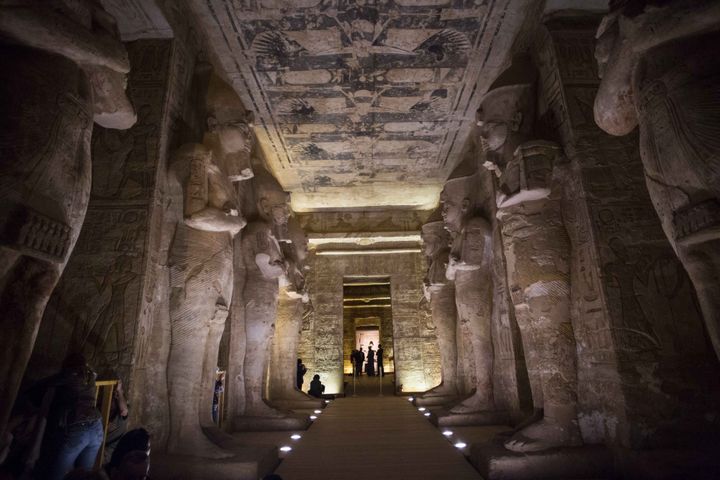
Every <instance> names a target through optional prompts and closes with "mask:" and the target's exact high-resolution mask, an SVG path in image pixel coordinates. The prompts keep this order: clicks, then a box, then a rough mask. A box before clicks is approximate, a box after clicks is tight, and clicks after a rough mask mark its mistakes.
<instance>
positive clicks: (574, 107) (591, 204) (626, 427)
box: [536, 18, 716, 445]
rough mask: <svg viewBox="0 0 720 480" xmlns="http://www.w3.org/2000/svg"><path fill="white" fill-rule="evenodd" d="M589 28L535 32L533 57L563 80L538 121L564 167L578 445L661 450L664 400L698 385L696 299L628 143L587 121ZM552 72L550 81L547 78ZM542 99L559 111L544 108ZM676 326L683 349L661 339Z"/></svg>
mask: <svg viewBox="0 0 720 480" xmlns="http://www.w3.org/2000/svg"><path fill="white" fill-rule="evenodd" d="M596 25H597V19H594V18H590V19H584V20H583V19H575V20H562V19H556V20H553V21H551V22H549V23H548V25H547V27H548V28H547V29H546V30H544V31H542V32H541V33H540V34H541V35H545V37H544V39H545V40H543V41H539V42H538V43H537V45H538V46H539V49H538V51H537V52H536V55H537V56H538V58H540V62H539V64H540V65H543V67H542V68H541V70H542V71H543V74H542V78H544V79H546V78H547V79H550V78H553V75H559V76H560V78H561V80H562V83H561V84H559V85H556V84H555V83H551V82H548V83H546V84H545V85H543V89H542V95H543V96H544V97H545V100H544V101H541V109H545V110H544V111H541V112H540V113H541V117H542V118H543V119H544V120H545V121H547V122H551V121H553V120H556V121H557V123H556V124H555V125H554V129H555V130H556V131H558V132H559V133H560V138H561V140H562V141H563V147H564V149H565V150H566V152H567V153H568V154H569V156H570V158H571V160H572V164H571V168H570V170H569V175H570V176H571V177H570V178H571V180H569V181H568V187H569V188H568V198H567V199H566V200H565V206H564V211H563V213H564V215H565V217H566V218H567V221H566V225H569V226H571V227H572V228H569V229H568V233H569V234H570V239H571V242H572V246H573V269H572V282H573V287H575V285H576V284H577V286H578V288H579V290H578V291H577V292H573V308H574V309H577V313H578V314H580V315H581V317H578V318H582V321H581V322H576V323H575V324H574V325H573V327H574V329H575V332H576V337H577V340H578V343H579V348H578V354H579V356H578V360H579V372H578V373H579V392H578V394H579V397H580V410H581V415H580V423H581V426H582V429H583V436H584V439H585V440H586V441H595V442H596V441H600V440H602V439H604V438H605V439H606V438H616V439H617V440H619V441H620V442H623V443H626V444H631V445H643V444H648V443H653V442H661V441H665V439H666V438H665V437H664V436H663V435H664V434H663V433H662V432H660V431H658V426H659V425H661V424H662V425H664V428H668V429H670V431H672V428H673V427H672V424H673V421H677V419H676V418H674V419H673V420H670V418H671V417H672V415H673V414H671V413H670V412H671V411H673V409H674V408H679V407H678V406H679V405H682V404H683V402H685V401H687V399H685V400H681V399H680V398H679V397H678V396H675V395H673V394H668V393H667V392H669V391H678V390H675V389H676V388H700V387H699V386H695V387H692V386H690V385H694V384H695V383H694V382H697V381H698V380H697V377H696V376H695V375H693V374H690V373H689V372H690V371H691V369H692V368H694V367H691V366H690V362H691V360H689V359H690V357H692V358H694V359H695V360H694V361H695V362H697V363H696V364H700V365H708V363H707V354H708V352H707V349H706V348H705V345H704V342H701V341H699V335H701V330H702V326H701V320H700V319H701V316H700V313H699V311H698V308H697V305H696V301H695V299H694V292H693V291H692V289H691V288H690V283H689V280H688V278H687V276H686V274H685V273H684V272H683V270H682V269H681V268H679V267H680V266H679V264H678V263H677V261H676V260H673V252H672V249H671V247H670V245H669V244H668V242H667V241H665V239H664V238H663V232H662V229H661V223H660V222H659V221H657V219H656V218H655V215H654V212H653V209H652V203H651V201H650V198H649V197H648V193H647V189H646V186H645V185H644V182H643V171H642V163H641V162H640V158H639V152H638V150H637V139H636V138H634V137H633V136H629V137H625V138H612V137H609V136H608V135H605V134H604V133H602V132H601V131H600V130H599V129H598V128H597V126H596V125H595V123H594V119H593V110H592V105H593V100H594V97H595V92H596V91H597V86H598V81H597V80H595V81H593V80H592V79H593V76H594V72H595V70H596V67H595V66H594V65H591V64H588V63H593V59H592V56H591V55H592V51H593V49H594V42H593V41H592V32H593V31H594V29H595V26H596ZM552 65H557V66H558V72H559V73H555V74H552V73H550V72H548V68H549V67H550V66H552ZM556 88H560V89H561V91H560V92H558V91H556V90H555V89H556ZM552 98H556V99H562V100H563V104H562V105H560V104H559V102H558V103H557V104H553V103H552V102H550V101H548V99H552ZM548 126H549V127H553V125H548ZM558 126H560V127H559V128H558ZM573 315H575V313H574V314H573ZM679 318H682V319H683V321H682V322H678V320H677V319H679ZM679 324H683V327H682V329H681V331H676V332H677V334H679V335H681V336H682V338H683V340H682V341H678V340H677V338H675V339H673V338H672V334H670V333H669V332H672V331H675V330H674V329H676V328H677V327H678V325H679ZM678 349H680V350H678ZM660 366H662V367H660ZM702 368H703V369H704V368H707V367H705V366H704V367H702ZM680 372H687V373H680ZM680 378H682V380H680ZM680 384H684V385H686V387H680V386H679V385H680ZM659 385H663V386H662V387H658V386H659ZM713 388H716V387H710V389H713ZM650 398H652V399H653V400H650ZM618 399H622V400H621V401H619V400H618ZM649 402H652V404H653V405H654V406H653V408H652V411H650V410H648V408H647V406H648V404H649ZM621 406H622V407H621ZM686 406H687V408H682V411H683V412H684V415H687V417H686V421H692V422H696V421H698V420H699V419H698V418H697V417H693V414H692V412H693V411H694V410H695V407H692V406H690V405H689V404H688V405H686ZM619 407H621V408H619ZM691 418H693V419H692V420H691ZM700 423H702V421H700ZM700 423H697V425H700ZM694 424H695V423H694ZM670 435H672V434H670Z"/></svg>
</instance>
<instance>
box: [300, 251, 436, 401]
mask: <svg viewBox="0 0 720 480" xmlns="http://www.w3.org/2000/svg"><path fill="white" fill-rule="evenodd" d="M308 264H309V266H310V268H311V270H310V275H309V276H308V290H309V291H310V298H311V301H312V302H313V305H314V307H315V311H314V312H313V314H312V315H310V317H309V318H308V319H307V320H306V322H305V324H304V325H303V328H302V335H301V343H300V351H299V354H298V355H299V356H300V357H301V358H302V359H303V362H304V363H305V365H306V366H307V368H308V372H309V373H312V374H314V373H318V374H320V379H321V381H322V382H323V383H324V384H325V385H327V390H326V391H327V392H328V393H336V392H341V391H342V383H343V362H344V361H345V360H347V357H348V356H349V354H350V352H349V351H347V352H344V347H343V342H344V332H343V318H344V314H343V277H344V276H346V275H353V276H363V275H372V276H386V277H390V282H391V294H392V337H393V341H392V343H387V344H386V342H387V340H386V339H387V337H386V336H385V334H384V330H385V329H384V327H383V338H382V342H383V348H384V349H385V358H386V360H385V364H386V365H392V364H394V366H395V372H396V384H397V385H398V388H399V386H400V385H402V390H403V391H406V392H409V391H423V390H427V389H428V388H431V387H433V386H434V385H437V384H438V383H439V382H440V354H439V351H438V347H437V339H436V337H435V335H434V333H433V331H432V328H428V327H432V325H427V322H426V321H423V320H422V318H421V316H420V313H419V309H418V304H419V302H420V297H421V295H422V279H423V276H424V275H425V268H426V267H425V261H424V258H423V256H422V254H421V253H419V252H418V253H400V254H393V255H314V256H312V257H311V259H310V260H309V262H308ZM355 312H357V310H356V311H355ZM352 315H355V313H353V314H352ZM357 316H362V317H365V316H372V315H366V314H365V312H363V313H362V314H358V315H357ZM352 335H353V338H354V333H352ZM390 358H393V360H394V361H392V362H391V361H390Z"/></svg>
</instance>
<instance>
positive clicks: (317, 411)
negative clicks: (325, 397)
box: [314, 410, 322, 413]
mask: <svg viewBox="0 0 720 480" xmlns="http://www.w3.org/2000/svg"><path fill="white" fill-rule="evenodd" d="M314 413H322V410H315V412H314Z"/></svg>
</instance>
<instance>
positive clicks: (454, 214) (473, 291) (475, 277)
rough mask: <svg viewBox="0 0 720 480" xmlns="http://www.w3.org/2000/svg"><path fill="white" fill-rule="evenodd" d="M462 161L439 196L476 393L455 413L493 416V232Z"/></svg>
mask: <svg viewBox="0 0 720 480" xmlns="http://www.w3.org/2000/svg"><path fill="white" fill-rule="evenodd" d="M469 160H470V159H469V158H468V159H467V160H466V161H464V162H462V163H461V164H460V165H458V167H456V168H455V170H454V171H453V172H452V174H451V175H450V178H449V179H448V180H447V181H446V182H445V187H444V188H443V190H442V193H441V194H440V201H441V202H442V218H443V223H444V226H445V229H446V230H447V231H448V232H449V233H450V237H451V239H452V247H451V250H450V256H449V259H448V266H447V271H446V275H447V279H448V280H450V281H453V282H454V283H455V305H456V308H457V322H458V330H459V331H460V332H461V334H460V335H459V337H464V338H467V339H469V344H470V345H471V347H472V348H471V350H472V362H469V363H471V364H473V365H474V377H475V387H476V390H475V393H474V394H473V395H471V396H470V397H469V398H467V399H465V400H464V401H463V402H461V403H459V404H457V405H455V406H454V407H453V408H452V409H451V410H450V413H451V414H466V413H490V412H494V411H495V401H494V395H493V346H492V335H491V315H492V290H493V288H492V229H491V226H490V223H489V222H488V221H487V220H486V219H485V218H484V216H483V214H482V213H481V211H480V209H479V208H478V202H477V195H478V185H479V179H478V172H477V170H476V168H475V165H474V163H473V162H470V161H469Z"/></svg>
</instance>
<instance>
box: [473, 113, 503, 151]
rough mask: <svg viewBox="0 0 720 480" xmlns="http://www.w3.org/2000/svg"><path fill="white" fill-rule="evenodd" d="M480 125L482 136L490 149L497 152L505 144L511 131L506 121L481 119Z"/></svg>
mask: <svg viewBox="0 0 720 480" xmlns="http://www.w3.org/2000/svg"><path fill="white" fill-rule="evenodd" d="M478 126H479V127H480V138H482V139H483V140H484V142H485V145H486V146H487V148H488V150H490V151H493V152H496V151H498V150H500V149H501V148H502V147H503V146H504V145H505V142H506V141H507V138H508V133H509V131H510V128H509V127H508V123H507V122H506V121H502V120H501V121H497V120H487V121H482V120H479V121H478Z"/></svg>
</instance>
